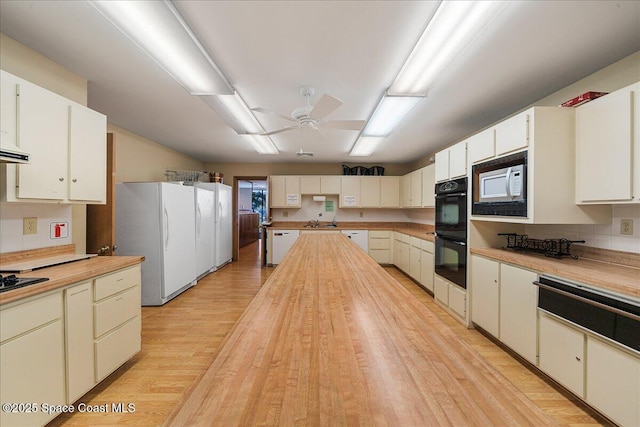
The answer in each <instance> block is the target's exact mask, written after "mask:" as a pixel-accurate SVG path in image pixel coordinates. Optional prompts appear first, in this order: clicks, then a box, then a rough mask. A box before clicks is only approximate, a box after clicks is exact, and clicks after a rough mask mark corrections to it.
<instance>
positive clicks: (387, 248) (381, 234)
mask: <svg viewBox="0 0 640 427" xmlns="http://www.w3.org/2000/svg"><path fill="white" fill-rule="evenodd" d="M392 233H393V232H392V231H390V230H369V255H370V256H371V258H373V259H374V260H376V262H377V263H378V264H391V235H392Z"/></svg>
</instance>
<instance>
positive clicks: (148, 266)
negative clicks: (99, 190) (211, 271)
mask: <svg viewBox="0 0 640 427" xmlns="http://www.w3.org/2000/svg"><path fill="white" fill-rule="evenodd" d="M194 194H195V191H194V188H193V187H188V186H183V185H179V184H173V183H166V182H136V183H119V184H116V244H117V250H116V255H142V256H144V257H145V260H144V262H143V263H142V305H145V306H146V305H162V304H164V303H166V302H167V301H169V300H170V299H172V298H173V297H175V296H177V295H178V294H180V293H181V292H184V291H185V290H187V289H188V288H190V287H191V286H193V285H195V284H196V245H195V233H196V226H195V217H196V216H195V205H194Z"/></svg>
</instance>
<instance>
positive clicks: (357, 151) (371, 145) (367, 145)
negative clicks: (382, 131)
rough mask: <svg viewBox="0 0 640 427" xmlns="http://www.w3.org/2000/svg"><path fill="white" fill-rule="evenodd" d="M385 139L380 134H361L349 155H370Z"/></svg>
mask: <svg viewBox="0 0 640 427" xmlns="http://www.w3.org/2000/svg"><path fill="white" fill-rule="evenodd" d="M383 139H384V138H383V137H380V136H361V137H360V138H358V140H357V141H356V143H355V144H354V146H353V148H352V149H351V152H350V153H349V155H350V156H353V157H368V156H370V155H371V154H372V153H373V152H374V151H375V149H376V147H377V146H378V144H379V143H380V142H381V141H382V140H383Z"/></svg>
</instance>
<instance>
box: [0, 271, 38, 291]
mask: <svg viewBox="0 0 640 427" xmlns="http://www.w3.org/2000/svg"><path fill="white" fill-rule="evenodd" d="M47 280H49V279H48V278H46V277H16V275H15V274H11V275H9V276H3V275H1V274H0V292H5V291H11V290H13V289H18V288H22V287H24V286H29V285H34V284H36V283H40V282H45V281H47Z"/></svg>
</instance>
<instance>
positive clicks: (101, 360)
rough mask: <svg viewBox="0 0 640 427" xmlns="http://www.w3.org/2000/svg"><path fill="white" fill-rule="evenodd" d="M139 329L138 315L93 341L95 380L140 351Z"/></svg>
mask: <svg viewBox="0 0 640 427" xmlns="http://www.w3.org/2000/svg"><path fill="white" fill-rule="evenodd" d="M140 331H141V324H140V316H137V317H135V318H133V319H131V320H130V321H129V322H127V323H125V324H124V325H122V326H121V327H119V328H117V329H116V330H114V331H113V332H111V333H110V334H107V335H105V336H104V337H103V338H101V339H99V340H97V341H96V342H95V344H94V350H95V355H96V382H98V381H101V380H102V379H104V377H106V376H107V375H109V374H110V373H111V372H113V371H115V370H116V369H118V368H119V367H120V366H121V365H122V364H123V363H124V362H126V361H127V360H129V359H130V358H131V357H132V356H133V355H135V354H136V353H137V352H139V351H140Z"/></svg>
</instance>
